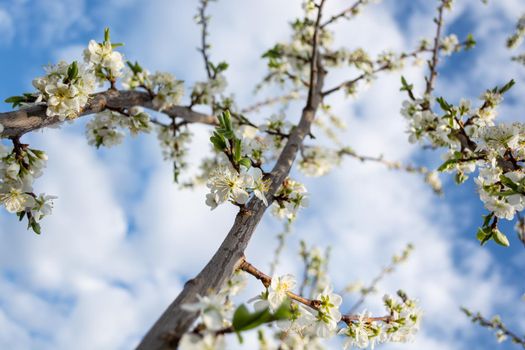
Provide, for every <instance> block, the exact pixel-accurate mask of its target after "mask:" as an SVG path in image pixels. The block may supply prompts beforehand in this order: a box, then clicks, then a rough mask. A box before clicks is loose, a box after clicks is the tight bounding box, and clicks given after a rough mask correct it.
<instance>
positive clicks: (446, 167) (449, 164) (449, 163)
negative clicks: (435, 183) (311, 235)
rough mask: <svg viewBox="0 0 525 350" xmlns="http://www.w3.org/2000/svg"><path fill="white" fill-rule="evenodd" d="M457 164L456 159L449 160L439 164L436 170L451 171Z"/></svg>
mask: <svg viewBox="0 0 525 350" xmlns="http://www.w3.org/2000/svg"><path fill="white" fill-rule="evenodd" d="M457 162H458V160H457V159H454V158H452V159H449V160H447V161H445V162H444V163H443V164H441V165H440V166H439V168H438V169H437V170H438V171H440V172H443V171H447V170H450V169H452V168H453V167H454V165H455V164H456V163H457Z"/></svg>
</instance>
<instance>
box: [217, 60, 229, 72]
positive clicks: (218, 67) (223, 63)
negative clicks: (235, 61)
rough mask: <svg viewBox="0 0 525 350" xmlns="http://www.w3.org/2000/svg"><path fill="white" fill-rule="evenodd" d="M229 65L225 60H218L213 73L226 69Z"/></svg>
mask: <svg viewBox="0 0 525 350" xmlns="http://www.w3.org/2000/svg"><path fill="white" fill-rule="evenodd" d="M228 67H229V65H228V63H226V62H220V63H219V64H218V65H217V67H215V73H222V72H224V71H225V70H226V69H228Z"/></svg>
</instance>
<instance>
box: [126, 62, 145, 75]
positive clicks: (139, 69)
mask: <svg viewBox="0 0 525 350" xmlns="http://www.w3.org/2000/svg"><path fill="white" fill-rule="evenodd" d="M126 64H127V65H128V67H129V69H131V71H132V72H133V73H134V74H138V73H140V72H142V67H141V66H140V64H139V63H138V62H137V61H135V63H132V62H131V61H127V62H126Z"/></svg>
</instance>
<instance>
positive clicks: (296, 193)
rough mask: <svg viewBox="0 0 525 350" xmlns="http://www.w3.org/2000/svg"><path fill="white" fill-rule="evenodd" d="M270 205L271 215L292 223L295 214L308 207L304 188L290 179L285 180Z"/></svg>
mask: <svg viewBox="0 0 525 350" xmlns="http://www.w3.org/2000/svg"><path fill="white" fill-rule="evenodd" d="M274 199H275V200H274V202H273V205H272V214H273V215H275V216H276V217H278V218H279V219H286V220H288V221H294V220H295V219H296V217H297V212H298V211H299V209H301V208H305V207H307V206H308V203H309V201H308V193H307V190H306V187H305V186H304V185H303V184H301V183H299V182H297V181H295V180H292V179H290V178H286V179H285V180H284V181H283V183H282V185H281V186H280V187H279V189H278V190H277V193H276V194H275V198H274Z"/></svg>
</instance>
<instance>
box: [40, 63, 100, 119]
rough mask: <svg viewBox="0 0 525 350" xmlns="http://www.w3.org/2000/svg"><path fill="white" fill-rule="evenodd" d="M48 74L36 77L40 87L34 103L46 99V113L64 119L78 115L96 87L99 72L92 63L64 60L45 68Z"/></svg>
mask: <svg viewBox="0 0 525 350" xmlns="http://www.w3.org/2000/svg"><path fill="white" fill-rule="evenodd" d="M45 71H46V75H44V76H42V77H39V78H36V79H34V80H33V86H34V87H35V88H36V89H37V90H38V93H36V94H35V95H34V96H35V99H34V100H33V101H30V103H37V104H38V103H45V104H46V105H47V110H46V114H47V115H48V116H49V117H55V116H56V117H58V118H59V119H60V120H61V121H63V120H65V119H74V118H76V117H77V116H78V115H79V114H80V112H81V111H82V108H83V107H84V106H85V105H86V103H87V102H88V99H89V95H90V94H91V93H93V91H94V89H95V76H94V75H93V72H92V71H91V70H90V69H89V67H88V66H85V65H83V64H78V63H77V62H76V61H75V62H73V63H71V64H67V63H66V62H64V61H61V62H59V63H58V64H56V65H49V66H47V67H46V68H45Z"/></svg>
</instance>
